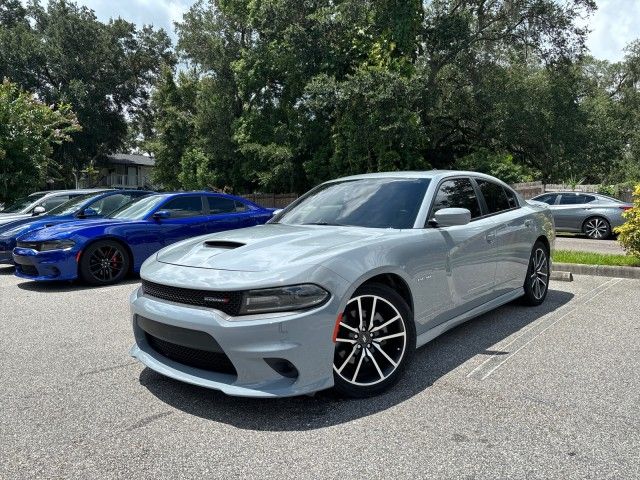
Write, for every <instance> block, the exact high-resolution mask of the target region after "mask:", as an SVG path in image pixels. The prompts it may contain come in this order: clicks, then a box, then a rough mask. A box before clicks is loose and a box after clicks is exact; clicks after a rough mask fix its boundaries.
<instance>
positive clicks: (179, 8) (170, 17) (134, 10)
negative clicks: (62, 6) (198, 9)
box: [22, 0, 195, 40]
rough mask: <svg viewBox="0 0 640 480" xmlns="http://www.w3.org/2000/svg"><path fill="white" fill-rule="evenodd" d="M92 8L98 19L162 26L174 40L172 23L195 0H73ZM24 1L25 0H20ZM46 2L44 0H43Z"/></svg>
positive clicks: (178, 19)
mask: <svg viewBox="0 0 640 480" xmlns="http://www.w3.org/2000/svg"><path fill="white" fill-rule="evenodd" d="M75 1H76V3H78V4H79V5H85V6H87V7H89V8H90V9H92V10H94V11H95V13H96V16H97V17H98V19H99V20H101V21H103V22H106V21H108V20H109V19H110V18H117V17H122V18H123V19H125V20H127V21H129V22H133V23H135V24H137V25H153V26H155V27H161V28H164V29H165V30H166V31H167V32H168V33H169V35H170V36H171V37H172V38H173V39H174V40H175V31H174V28H173V23H174V22H177V21H180V20H182V15H184V13H185V12H186V11H187V10H188V9H189V7H190V6H191V5H193V3H195V0H75ZM22 3H26V0H22ZM43 3H45V4H46V0H45V1H44V2H43Z"/></svg>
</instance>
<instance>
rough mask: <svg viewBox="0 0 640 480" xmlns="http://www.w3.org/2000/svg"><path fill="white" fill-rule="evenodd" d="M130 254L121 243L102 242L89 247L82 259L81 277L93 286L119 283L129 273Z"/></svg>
mask: <svg viewBox="0 0 640 480" xmlns="http://www.w3.org/2000/svg"><path fill="white" fill-rule="evenodd" d="M129 264H130V260H129V253H128V252H127V250H126V249H125V248H124V247H123V246H122V244H121V243H119V242H116V241H113V240H102V241H99V242H96V243H93V244H91V245H89V247H87V249H86V250H85V251H84V252H83V253H82V256H81V257H80V277H81V278H82V280H84V281H85V282H87V283H89V284H91V285H111V284H114V283H118V282H119V281H121V280H122V279H124V277H125V276H126V275H127V273H128V272H129Z"/></svg>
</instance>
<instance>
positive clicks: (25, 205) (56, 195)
mask: <svg viewBox="0 0 640 480" xmlns="http://www.w3.org/2000/svg"><path fill="white" fill-rule="evenodd" d="M104 190H106V189H104V188H102V189H85V190H52V191H49V192H35V193H32V194H31V195H29V196H28V197H23V198H19V199H18V200H16V201H14V202H13V203H12V204H10V205H8V206H7V207H6V208H4V209H3V210H0V225H3V224H5V223H9V222H12V221H14V220H21V219H23V218H29V217H35V216H38V215H42V214H43V213H46V212H48V211H49V210H51V209H52V208H55V207H57V206H58V205H62V204H63V203H65V202H68V201H69V200H71V199H72V198H75V197H78V196H80V195H84V194H87V193H98V192H102V191H104Z"/></svg>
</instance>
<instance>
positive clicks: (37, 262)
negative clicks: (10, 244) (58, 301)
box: [13, 247, 78, 281]
mask: <svg viewBox="0 0 640 480" xmlns="http://www.w3.org/2000/svg"><path fill="white" fill-rule="evenodd" d="M76 257H77V253H76V252H75V251H74V250H51V251H48V252H38V251H36V250H32V249H29V248H20V247H16V248H14V249H13V262H14V263H15V264H16V276H18V277H21V278H26V279H29V280H35V281H47V280H74V279H76V278H77V277H78V264H77V262H76Z"/></svg>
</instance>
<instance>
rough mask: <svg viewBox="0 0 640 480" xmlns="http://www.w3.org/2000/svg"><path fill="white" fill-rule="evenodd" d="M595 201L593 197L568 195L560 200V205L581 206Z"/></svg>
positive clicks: (564, 195)
mask: <svg viewBox="0 0 640 480" xmlns="http://www.w3.org/2000/svg"><path fill="white" fill-rule="evenodd" d="M595 199H596V198H595V197H594V196H592V195H582V194H575V193H566V194H563V195H562V198H560V205H581V204H583V203H589V202H593V201H594V200H595Z"/></svg>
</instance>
